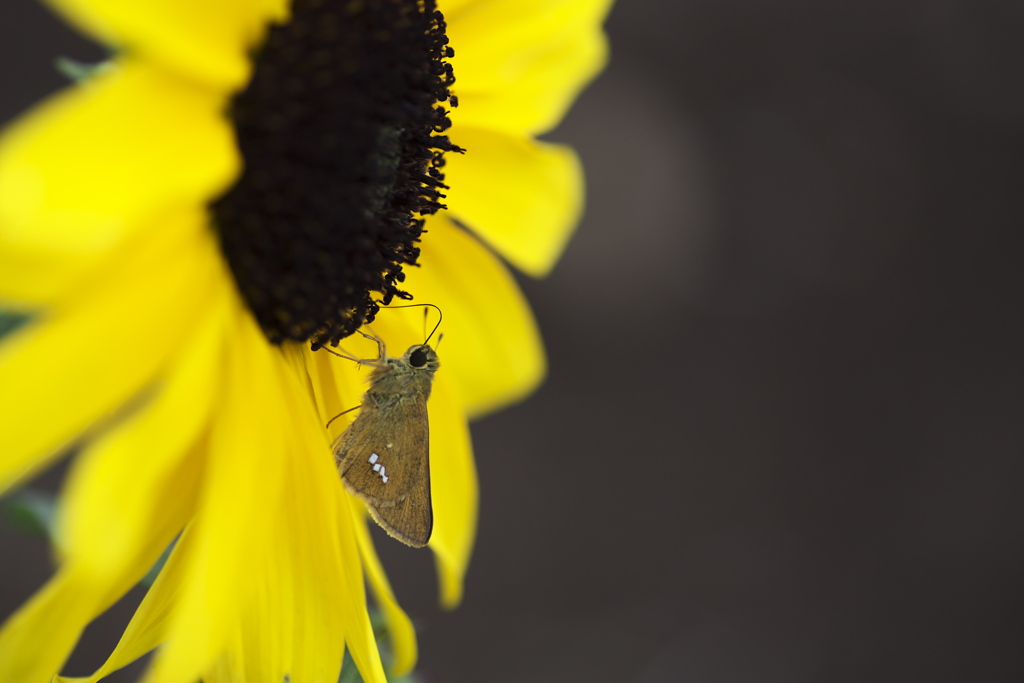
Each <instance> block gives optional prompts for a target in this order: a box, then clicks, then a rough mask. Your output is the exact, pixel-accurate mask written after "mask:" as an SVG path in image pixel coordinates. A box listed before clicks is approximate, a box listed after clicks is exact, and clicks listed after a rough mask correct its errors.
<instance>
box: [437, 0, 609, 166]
mask: <svg viewBox="0 0 1024 683" xmlns="http://www.w3.org/2000/svg"><path fill="white" fill-rule="evenodd" d="M610 4H611V2H610V0H525V1H520V0H491V1H489V2H475V3H469V4H467V5H465V6H463V7H461V8H457V9H455V11H453V12H452V13H451V14H450V16H449V15H446V18H447V19H448V36H449V38H451V44H452V46H453V47H454V48H455V57H454V58H453V59H452V60H451V62H452V66H453V68H454V69H455V78H456V81H455V86H454V88H453V92H454V93H455V94H456V95H458V97H459V108H458V109H456V110H455V113H454V114H453V116H452V118H453V120H454V121H455V122H456V124H459V123H463V124H466V125H468V126H476V127H487V128H495V129H500V130H504V131H508V132H513V133H518V134H530V135H536V134H539V133H543V132H546V131H548V130H550V129H551V128H553V127H554V126H555V125H556V124H557V123H558V122H559V121H561V119H562V117H563V116H564V115H565V112H566V110H567V109H568V108H569V105H570V104H571V103H572V101H573V100H574V99H576V95H577V94H578V93H579V91H580V89H581V88H582V87H583V86H584V85H586V83H587V82H589V81H590V79H592V78H593V77H594V75H595V74H597V72H598V71H600V70H601V69H602V68H603V67H604V64H605V62H606V60H607V52H608V50H607V45H606V41H605V37H604V34H603V32H602V30H601V22H602V21H603V20H604V16H605V14H607V11H608V7H609V5H610ZM442 9H443V7H442ZM452 139H453V140H454V141H455V142H456V143H457V144H459V145H463V146H466V145H464V143H463V142H462V141H461V140H460V139H459V138H458V137H456V136H454V135H453V138H452Z"/></svg>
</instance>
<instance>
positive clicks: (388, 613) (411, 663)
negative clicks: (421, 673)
mask: <svg viewBox="0 0 1024 683" xmlns="http://www.w3.org/2000/svg"><path fill="white" fill-rule="evenodd" d="M348 499H349V503H350V505H351V507H352V513H353V516H354V517H355V518H357V519H358V518H360V517H362V518H363V522H362V523H357V524H356V525H355V528H356V535H357V539H358V541H359V552H360V556H361V557H362V558H363V565H364V566H365V567H366V577H367V579H368V580H369V582H370V587H371V588H372V589H373V595H374V597H375V598H376V601H377V606H378V607H379V608H380V611H381V613H382V614H383V615H384V620H385V621H386V622H387V626H388V634H389V635H390V636H391V646H392V649H393V654H394V661H393V662H392V663H391V674H392V675H393V676H404V675H406V674H407V673H409V672H410V671H412V670H413V667H415V666H416V658H417V656H418V655H417V645H416V629H415V628H413V625H412V620H411V619H409V616H408V615H407V614H406V613H405V611H404V610H403V609H402V608H401V607H399V606H398V600H397V599H396V598H395V593H394V591H393V590H391V583H390V582H389V581H388V577H387V574H385V573H384V566H383V565H381V563H380V558H378V557H377V551H376V549H375V548H374V547H373V539H372V538H371V537H370V531H369V529H367V526H366V515H364V514H363V512H364V511H365V506H364V505H363V502H362V501H360V500H359V499H357V498H355V497H353V496H349V497H348Z"/></svg>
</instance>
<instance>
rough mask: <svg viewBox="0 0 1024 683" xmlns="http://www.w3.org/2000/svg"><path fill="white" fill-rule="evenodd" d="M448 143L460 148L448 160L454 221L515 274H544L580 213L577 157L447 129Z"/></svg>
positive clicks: (499, 136) (555, 148) (561, 149)
mask: <svg viewBox="0 0 1024 683" xmlns="http://www.w3.org/2000/svg"><path fill="white" fill-rule="evenodd" d="M452 139H453V140H455V141H456V142H457V143H458V144H459V145H461V146H463V147H464V148H465V149H466V153H465V154H449V155H448V156H447V157H446V159H447V160H448V163H447V165H446V166H445V178H446V180H445V182H446V183H447V184H448V185H450V186H451V189H450V190H447V195H448V199H447V200H446V202H445V203H446V204H447V205H448V207H449V208H450V210H451V213H452V215H453V216H454V217H455V218H457V219H458V220H459V221H461V222H463V223H465V224H466V225H467V226H469V227H470V228H472V229H473V230H474V231H475V232H477V233H479V235H480V236H481V237H482V238H483V239H484V240H486V241H487V242H488V243H489V244H490V245H491V246H492V247H494V248H495V249H496V250H497V251H498V252H499V253H501V255H502V256H504V257H505V258H507V259H508V260H509V261H510V262H511V263H512V264H513V265H515V266H516V267H518V268H520V269H522V270H523V271H525V272H526V273H528V274H530V275H533V276H542V275H546V274H547V273H548V271H549V270H551V267H552V266H554V264H555V261H556V260H558V257H559V256H561V254H562V250H563V248H564V247H565V244H566V242H568V241H569V237H570V236H571V235H572V231H573V229H574V228H575V227H576V223H577V222H578V221H579V218H580V214H581V213H582V210H583V170H582V168H581V167H580V162H579V159H578V158H577V157H576V154H575V152H573V151H572V150H571V149H569V148H568V147H565V146H562V145H552V144H548V143H543V142H536V141H534V140H528V139H526V138H523V137H515V136H512V135H506V134H504V133H498V132H495V131H488V130H483V129H480V128H459V129H454V128H453V132H452Z"/></svg>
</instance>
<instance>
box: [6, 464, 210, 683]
mask: <svg viewBox="0 0 1024 683" xmlns="http://www.w3.org/2000/svg"><path fill="white" fill-rule="evenodd" d="M197 456H198V451H193V452H192V453H191V454H190V455H189V456H188V457H187V458H185V459H184V462H183V463H181V464H180V466H179V467H178V468H177V469H176V470H175V471H174V472H172V473H170V474H169V476H167V477H166V478H165V479H164V480H163V481H162V485H164V486H166V487H167V490H169V491H175V492H180V493H179V495H176V496H173V497H171V498H168V499H164V498H154V499H153V500H152V510H150V511H148V516H147V517H146V519H145V521H146V522H147V523H148V524H149V527H148V528H149V531H150V536H149V537H148V538H147V539H146V541H145V543H144V544H141V545H139V546H138V547H136V548H134V549H133V553H132V554H131V556H129V557H125V558H123V559H122V562H121V564H120V566H118V567H116V568H113V569H112V571H111V572H109V573H107V574H102V575H100V574H97V573H96V571H95V568H94V567H90V566H88V565H87V564H85V563H80V562H74V561H69V562H67V563H65V565H64V566H63V567H62V568H61V569H60V571H58V573H57V574H56V575H55V576H54V577H53V578H52V579H50V581H49V582H48V583H47V585H46V586H44V587H43V589H42V590H40V591H39V592H38V593H36V594H35V595H34V596H33V597H32V599H31V600H29V602H27V603H26V604H25V605H24V606H23V607H22V608H21V609H20V610H19V611H18V612H16V613H15V614H14V615H13V616H12V617H11V619H10V620H9V621H8V622H7V623H6V624H5V625H4V628H3V631H2V632H0V680H4V681H20V680H25V681H34V680H47V679H49V678H50V677H51V676H53V674H54V672H55V671H59V669H60V667H61V665H62V663H63V662H64V660H65V659H67V656H68V655H69V654H70V653H71V650H72V648H73V647H74V645H75V643H76V642H77V640H78V638H79V636H80V635H81V633H82V630H83V629H84V628H85V626H86V625H87V624H88V623H89V622H90V621H91V620H92V619H93V618H95V617H96V616H98V615H99V614H100V613H101V612H103V611H104V610H106V609H107V608H108V607H110V605H111V604H113V603H114V602H115V601H116V600H117V599H118V598H120V597H121V596H123V595H124V594H125V593H127V592H128V591H129V590H130V589H131V588H132V587H133V586H135V585H136V584H137V583H138V582H139V580H140V579H141V578H142V576H143V575H144V574H145V573H146V572H147V571H148V570H149V569H150V567H152V566H153V563H154V562H156V560H157V558H158V557H159V556H160V554H161V553H162V552H163V550H164V548H165V547H166V546H167V544H169V543H170V542H171V540H172V539H173V538H174V536H175V535H176V534H177V533H178V531H179V530H180V529H181V528H182V526H183V525H184V524H185V522H186V520H187V518H188V514H189V513H190V512H191V507H192V504H193V501H194V497H195V496H194V491H195V488H196V480H197V479H198V475H199V471H200V465H201V461H200V460H199V458H198V457H197ZM108 495H112V496H116V495H117V493H114V494H111V493H109V492H108ZM40 633H45V634H46V638H40V637H39V634H40ZM151 648H152V645H151V646H149V647H148V648H146V649H145V650H143V651H142V653H144V652H145V651H146V650H148V649H151ZM142 653H140V654H142ZM129 661H131V660H128V661H124V662H122V663H121V664H119V665H117V666H115V667H113V668H120V667H121V666H124V665H125V664H127V663H128V662H129ZM111 670H112V669H111Z"/></svg>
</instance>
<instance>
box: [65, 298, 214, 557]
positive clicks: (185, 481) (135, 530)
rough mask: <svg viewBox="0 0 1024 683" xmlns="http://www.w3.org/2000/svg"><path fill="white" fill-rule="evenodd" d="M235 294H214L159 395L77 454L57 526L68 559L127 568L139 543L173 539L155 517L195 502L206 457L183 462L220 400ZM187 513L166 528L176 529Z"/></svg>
mask: <svg viewBox="0 0 1024 683" xmlns="http://www.w3.org/2000/svg"><path fill="white" fill-rule="evenodd" d="M228 293H229V292H228V290H227V289H226V288H224V289H222V290H221V291H220V292H217V291H211V292H209V293H208V296H209V297H210V299H211V300H210V306H209V308H208V310H206V311H203V312H202V315H201V316H200V317H199V319H198V320H197V321H196V330H195V334H194V335H192V338H191V339H189V340H187V342H186V343H184V344H183V345H182V348H181V350H180V352H179V354H178V358H177V359H176V360H175V362H174V363H173V365H171V366H170V368H169V369H168V371H167V373H166V378H165V379H164V380H163V381H162V382H161V384H160V386H159V387H158V389H157V390H156V391H157V392H158V394H157V396H155V397H154V399H153V400H152V402H151V403H150V404H148V405H146V406H144V407H143V408H142V409H141V410H139V411H138V413H136V414H135V415H133V416H131V417H130V418H129V419H127V420H125V421H124V422H123V423H122V424H120V425H118V426H117V427H116V428H115V429H113V430H111V432H110V433H109V434H106V435H104V437H103V438H101V439H98V440H97V441H95V442H94V443H91V444H90V445H89V446H88V447H87V448H86V449H85V451H83V452H82V454H81V455H79V456H78V457H77V458H76V459H75V462H74V466H73V468H72V469H71V472H70V473H69V475H68V480H67V484H66V485H65V489H64V493H63V496H62V498H61V508H60V511H61V515H60V517H59V519H58V531H57V545H58V548H59V550H60V551H61V553H62V554H63V556H64V557H65V558H67V559H68V561H70V562H73V563H75V564H76V565H82V566H85V567H88V568H89V569H90V570H92V571H93V573H94V574H95V575H97V576H105V575H109V574H111V573H114V572H118V571H121V566H122V564H123V563H124V562H125V558H126V557H131V555H132V554H133V553H135V552H138V549H139V548H142V547H145V546H147V545H149V544H152V543H154V542H155V543H156V547H155V550H156V552H157V553H158V554H159V552H160V551H162V550H163V548H164V547H165V546H166V545H167V543H168V542H169V541H170V538H166V537H165V538H163V539H157V538H156V537H157V536H159V534H157V533H156V532H157V528H156V527H155V521H154V520H155V519H157V518H159V517H161V516H165V512H166V510H167V509H169V508H179V507H180V508H182V510H183V512H182V515H184V514H185V512H184V510H189V509H190V508H191V503H192V501H193V500H194V498H195V495H196V487H197V486H198V481H199V473H200V472H199V470H200V468H201V463H197V462H186V465H187V467H184V468H183V464H182V461H183V458H184V455H185V454H186V453H188V452H189V451H190V450H192V449H194V447H195V445H196V443H197V442H198V440H199V437H200V434H201V432H202V431H203V430H204V429H205V428H206V426H207V424H208V422H209V420H210V417H211V414H212V413H213V412H214V410H215V409H216V408H217V407H218V406H219V403H220V402H219V400H218V395H219V392H220V385H221V383H222V378H221V373H220V369H221V366H220V363H221V356H222V354H223V350H224V348H225V345H226V344H227V343H228V339H227V337H226V335H225V330H224V323H225V321H226V319H227V303H228V296H227V295H228ZM111 491H117V494H116V495H111V493H110V492H111ZM171 492H173V493H171ZM184 519H185V518H184V517H183V516H182V517H181V521H179V523H178V525H177V527H175V528H171V529H168V530H166V533H167V534H170V536H171V537H173V536H174V535H176V534H177V533H178V532H179V531H180V530H181V528H182V527H183V526H184Z"/></svg>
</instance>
